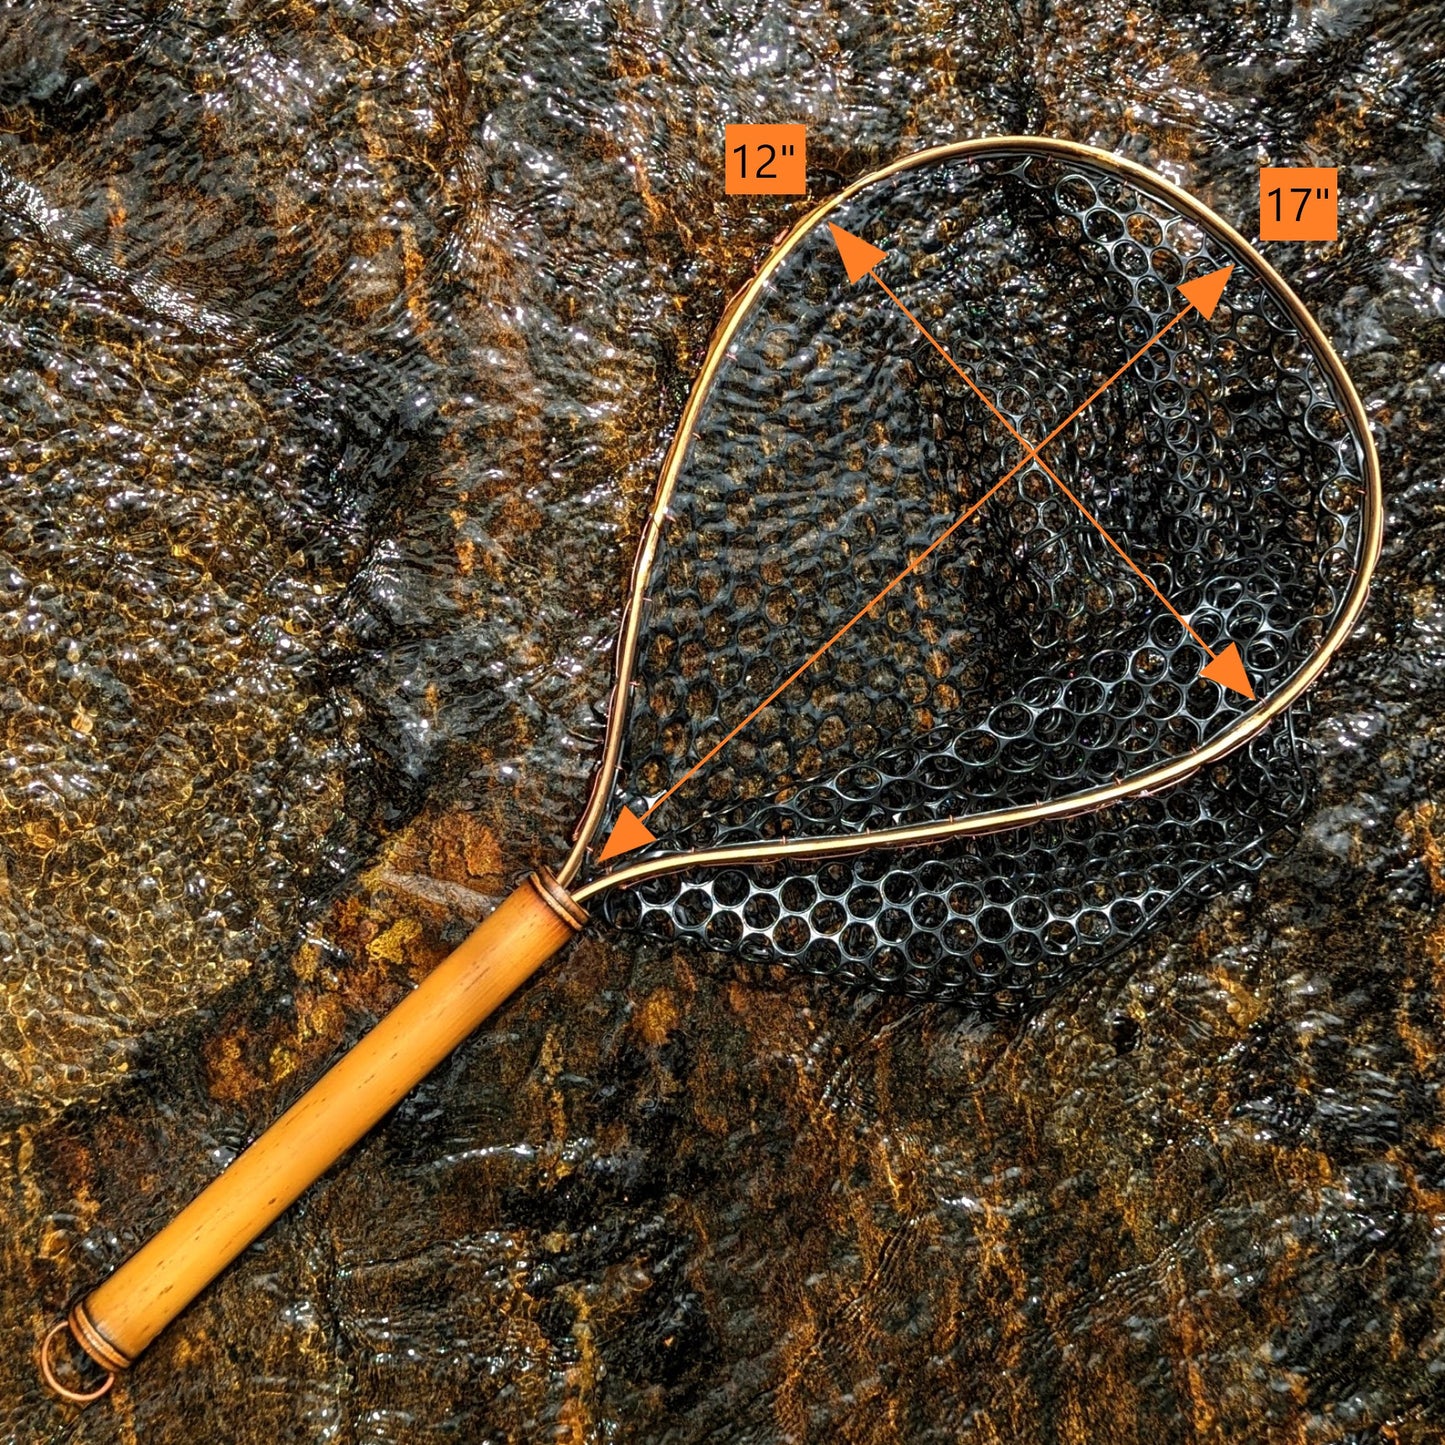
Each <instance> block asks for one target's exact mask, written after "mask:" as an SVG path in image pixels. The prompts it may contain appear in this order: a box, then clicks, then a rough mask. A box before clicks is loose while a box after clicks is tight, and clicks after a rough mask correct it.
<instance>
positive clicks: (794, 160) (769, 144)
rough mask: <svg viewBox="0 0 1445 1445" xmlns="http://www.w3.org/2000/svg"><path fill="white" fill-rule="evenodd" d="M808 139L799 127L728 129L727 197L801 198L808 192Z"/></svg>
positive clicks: (732, 126) (756, 126)
mask: <svg viewBox="0 0 1445 1445" xmlns="http://www.w3.org/2000/svg"><path fill="white" fill-rule="evenodd" d="M807 136H808V128H807V126H802V125H730V126H728V127H727V140H726V142H725V144H726V146H727V170H726V176H727V187H726V189H727V193H728V195H730V196H801V195H802V194H803V193H804V192H805V191H806V190H807V189H808V144H807Z"/></svg>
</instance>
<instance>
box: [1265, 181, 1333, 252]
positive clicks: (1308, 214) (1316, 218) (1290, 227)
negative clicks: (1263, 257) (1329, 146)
mask: <svg viewBox="0 0 1445 1445" xmlns="http://www.w3.org/2000/svg"><path fill="white" fill-rule="evenodd" d="M1339 234H1340V185H1339V171H1338V170H1336V169H1335V167H1334V166H1262V167H1260V172H1259V239H1260V240H1261V241H1334V240H1336V239H1338V237H1339Z"/></svg>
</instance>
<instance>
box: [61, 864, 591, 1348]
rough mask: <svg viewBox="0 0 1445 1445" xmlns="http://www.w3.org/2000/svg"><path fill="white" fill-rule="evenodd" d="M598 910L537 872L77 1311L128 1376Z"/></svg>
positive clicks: (89, 1340) (89, 1334)
mask: <svg viewBox="0 0 1445 1445" xmlns="http://www.w3.org/2000/svg"><path fill="white" fill-rule="evenodd" d="M586 920H587V915H586V913H585V912H583V910H582V909H581V908H580V907H579V906H578V904H576V903H575V902H574V901H573V900H572V899H571V897H570V896H569V895H568V894H567V893H566V891H565V890H564V889H563V888H562V887H561V886H560V885H559V884H558V883H557V881H556V880H555V879H554V878H553V877H552V876H551V875H550V874H549V873H546V872H545V871H544V872H542V873H540V874H533V875H532V876H531V877H530V878H528V879H527V881H526V882H525V883H523V884H522V886H521V887H520V888H518V889H517V891H516V892H515V893H513V894H512V895H511V896H510V897H509V898H507V899H506V900H505V901H504V902H503V903H502V904H501V906H500V907H498V909H497V910H496V912H495V913H493V914H492V915H491V917H490V918H488V919H487V920H486V921H485V922H484V923H483V924H482V925H481V926H480V927H479V928H478V929H477V930H476V932H475V933H473V934H472V935H471V937H470V938H468V939H467V941H466V942H465V943H463V944H462V946H461V947H460V948H458V949H457V950H456V952H455V953H453V954H451V955H450V956H449V957H447V958H446V959H445V960H444V961H443V962H442V963H440V964H439V965H438V966H437V967H436V968H435V969H434V970H433V971H432V972H431V973H430V974H429V975H428V976H427V977H426V978H425V979H424V980H423V981H422V982H421V983H420V984H419V985H418V986H417V988H416V989H414V990H413V991H412V992H411V993H410V994H408V995H407V997H406V998H405V999H403V1000H402V1002H401V1003H399V1004H398V1005H397V1006H396V1007H395V1008H394V1009H392V1011H391V1012H390V1013H389V1014H387V1015H386V1017H385V1018H383V1019H382V1020H381V1021H380V1022H379V1023H378V1024H377V1025H376V1027H375V1028H374V1029H372V1030H371V1032H370V1033H369V1034H367V1035H366V1037H365V1038H364V1039H362V1040H361V1041H360V1043H358V1044H357V1045H356V1047H355V1048H353V1049H352V1050H351V1051H350V1052H349V1053H347V1054H346V1055H345V1056H344V1057H342V1058H341V1059H340V1060H339V1061H338V1062H337V1063H336V1064H335V1065H333V1066H332V1068H331V1069H330V1070H329V1072H327V1073H326V1074H325V1075H324V1076H323V1077H322V1078H321V1079H320V1081H319V1082H318V1083H317V1084H316V1085H315V1086H314V1087H313V1088H312V1089H310V1090H309V1091H308V1092H307V1093H306V1094H305V1095H303V1096H302V1097H301V1098H300V1099H298V1100H297V1102H296V1103H295V1104H293V1105H292V1107H291V1108H290V1109H288V1110H287V1111H286V1112H285V1113H284V1114H283V1115H282V1116H281V1117H280V1118H279V1119H278V1120H277V1121H276V1122H275V1123H274V1124H272V1125H271V1127H270V1128H269V1129H267V1130H266V1132H265V1133H264V1134H262V1135H261V1137H260V1138H259V1139H257V1140H256V1141H255V1142H254V1143H253V1144H251V1146H250V1147H249V1148H248V1149H246V1151H245V1152H244V1153H242V1154H241V1155H239V1156H238V1157H237V1158H236V1159H235V1161H234V1162H233V1163H232V1164H231V1165H230V1167H229V1168H228V1169H227V1170H226V1171H225V1172H224V1173H223V1174H221V1175H220V1176H219V1177H218V1178H217V1179H216V1180H215V1181H214V1182H213V1183H211V1184H210V1185H208V1186H207V1187H206V1189H204V1190H203V1191H202V1192H201V1193H200V1194H199V1195H197V1196H196V1198H195V1199H193V1200H192V1201H191V1203H190V1204H188V1205H187V1206H186V1207H185V1208H184V1209H183V1210H182V1211H181V1212H180V1213H179V1214H178V1215H177V1216H176V1217H175V1218H174V1219H173V1220H172V1221H171V1222H170V1223H169V1224H168V1225H167V1226H166V1227H165V1228H164V1229H163V1230H161V1232H160V1233H159V1234H157V1235H156V1236H155V1238H154V1239H152V1240H151V1241H150V1242H149V1243H148V1244H145V1245H143V1246H142V1247H141V1248H140V1249H139V1250H137V1251H136V1253H135V1254H133V1255H132V1256H131V1257H130V1258H129V1259H128V1260H126V1262H125V1263H124V1264H123V1265H121V1267H120V1268H119V1269H118V1270H116V1272H115V1273H114V1274H113V1275H111V1277H110V1278H109V1279H108V1280H106V1281H105V1283H104V1284H102V1285H101V1286H100V1287H99V1288H98V1289H96V1290H95V1291H94V1292H93V1293H92V1294H90V1295H89V1296H88V1297H87V1298H85V1299H83V1300H82V1301H81V1302H80V1303H79V1304H77V1305H76V1306H75V1308H74V1309H73V1310H72V1311H71V1312H70V1327H71V1329H72V1331H73V1332H74V1334H75V1337H76V1339H77V1341H78V1342H79V1343H80V1345H81V1346H82V1347H83V1348H84V1349H85V1350H86V1352H87V1353H88V1354H90V1355H91V1356H92V1358H94V1359H95V1360H96V1361H97V1363H99V1364H101V1365H103V1366H104V1367H105V1368H106V1369H108V1370H119V1369H124V1368H125V1367H126V1366H127V1365H129V1364H130V1363H131V1361H132V1360H134V1359H135V1357H136V1356H137V1355H138V1354H139V1353H140V1352H141V1351H142V1350H143V1349H145V1347H146V1346H147V1345H148V1344H149V1343H150V1342H151V1341H152V1340H153V1339H154V1338H155V1337H156V1336H157V1335H158V1334H159V1333H160V1332H161V1330H163V1329H164V1328H165V1327H166V1325H168V1324H169V1323H170V1322H171V1320H173V1319H174V1318H175V1317H176V1316H177V1315H178V1314H179V1313H180V1312H181V1311H182V1310H183V1309H184V1308H185V1307H186V1306H187V1305H188V1304H189V1303H190V1302H191V1300H193V1299H194V1298H195V1297H196V1295H198V1294H199V1293H200V1292H201V1290H203V1289H204V1288H205V1287H206V1285H208V1284H209V1283H210V1282H211V1280H212V1279H214V1278H215V1277H216V1275H217V1274H219V1273H220V1272H221V1270H223V1269H224V1268H225V1267H226V1265H228V1264H229V1263H230V1262H231V1260H233V1259H234V1258H235V1257H236V1256H237V1255H238V1254H239V1253H240V1252H241V1251H242V1250H243V1249H245V1247H246V1246H247V1245H248V1244H250V1242H251V1241H252V1240H253V1239H255V1238H256V1236H257V1235H258V1234H260V1233H261V1231H262V1230H263V1229H265V1228H266V1226H267V1225H268V1224H270V1223H271V1222H272V1221H273V1220H274V1219H275V1218H276V1217H277V1216H278V1215H280V1214H282V1213H283V1212H284V1211H285V1210H286V1209H287V1208H288V1207H289V1206H290V1205H291V1204H292V1203H293V1202H294V1201H295V1200H296V1199H297V1198H298V1197H299V1196H300V1195H301V1194H302V1193H303V1192H304V1191H305V1190H306V1189H307V1187H308V1186H309V1185H311V1184H312V1183H313V1182H314V1181H315V1180H317V1179H318V1178H320V1176H321V1175H322V1174H324V1173H325V1172H326V1170H327V1169H329V1168H330V1167H331V1165H332V1164H334V1163H335V1162H336V1160H337V1159H339V1158H340V1157H341V1156H342V1155H343V1154H344V1153H345V1152H346V1151H347V1150H348V1149H349V1148H350V1147H351V1146H352V1145H353V1144H354V1143H356V1141H357V1140H358V1139H360V1138H361V1136H362V1135H363V1134H365V1133H366V1132H367V1130H369V1129H370V1128H371V1127H372V1125H373V1124H375V1123H376V1122H377V1121H378V1120H379V1119H380V1118H381V1117H382V1116H383V1115H384V1114H385V1113H386V1112H387V1111H388V1110H389V1109H391V1108H392V1106H393V1105H395V1104H396V1103H397V1102H398V1101H399V1100H401V1099H402V1098H403V1096H404V1095H406V1094H407V1093H409V1092H410V1090H411V1089H412V1088H413V1087H414V1086H415V1085H416V1084H418V1083H419V1082H420V1081H421V1080H422V1079H423V1078H425V1077H426V1075H427V1074H429V1073H430V1072H431V1071H432V1069H434V1068H435V1067H436V1066H437V1065H438V1064H439V1063H441V1061H442V1060H443V1059H444V1058H446V1056H447V1055H448V1054H449V1053H451V1051H452V1050H453V1049H454V1048H456V1046H457V1045H458V1044H459V1043H461V1041H462V1040H463V1039H464V1038H466V1037H467V1035H468V1034H470V1033H471V1032H472V1030H473V1029H475V1028H476V1027H477V1025H478V1024H480V1023H481V1021H482V1020H483V1019H484V1018H486V1017H487V1015H488V1014H490V1013H491V1012H492V1010H493V1009H495V1008H496V1007H497V1006H498V1005H499V1004H500V1003H501V1002H502V1000H503V999H505V998H506V997H507V995H508V994H510V993H511V992H512V990H513V989H515V988H516V987H517V986H518V985H519V984H521V983H522V982H523V981H524V980H525V979H527V978H528V977H530V976H531V974H532V973H533V972H534V971H535V970H536V969H537V968H539V967H540V966H541V965H542V964H543V963H545V962H546V961H547V960H548V959H549V958H551V957H552V955H553V954H554V953H556V952H557V950H558V949H559V948H561V947H562V945H563V944H564V943H566V942H567V940H568V939H569V938H571V937H572V935H573V934H574V933H575V932H576V931H577V929H579V928H580V927H581V926H582V924H583V923H585V922H586Z"/></svg>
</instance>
